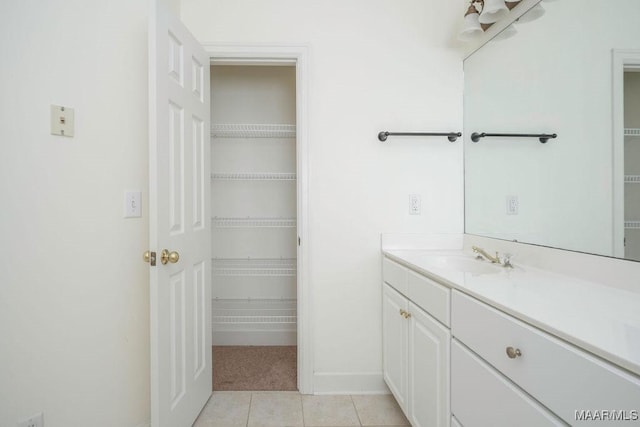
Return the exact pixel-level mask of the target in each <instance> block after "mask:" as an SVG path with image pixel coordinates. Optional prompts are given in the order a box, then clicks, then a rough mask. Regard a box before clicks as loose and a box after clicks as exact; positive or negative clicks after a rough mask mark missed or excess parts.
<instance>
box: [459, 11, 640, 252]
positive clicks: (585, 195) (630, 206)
mask: <svg viewBox="0 0 640 427" xmlns="http://www.w3.org/2000/svg"><path fill="white" fill-rule="evenodd" d="M535 7H536V8H538V9H536V10H533V9H532V10H530V11H529V12H527V13H538V12H540V9H539V8H540V7H542V8H543V9H544V12H545V13H544V14H543V15H542V16H540V17H539V18H538V19H535V20H532V21H529V22H526V23H525V22H522V23H521V22H518V21H516V22H515V23H514V24H513V25H514V27H515V29H516V30H517V33H516V34H515V35H513V36H511V37H505V35H506V33H502V34H498V36H497V37H496V38H494V39H493V40H491V41H490V42H488V43H487V44H485V45H484V46H482V47H481V48H480V49H478V50H476V51H475V52H474V53H472V54H470V55H469V56H468V57H467V58H466V59H465V61H464V72H465V94H464V135H465V137H464V144H465V147H464V151H465V232H466V233H469V234H477V235H482V236H487V237H493V238H500V239H508V240H517V241H519V242H523V243H533V244H538V245H543V246H550V247H555V248H561V249H568V250H574V251H580V252H588V253H593V254H598V255H606V256H615V257H619V258H626V259H631V260H636V261H638V260H640V2H638V0H556V1H550V0H549V1H541V2H540V3H538V4H537V5H536V6H535ZM525 16H526V15H525ZM522 21H528V20H522ZM474 132H477V133H483V132H484V133H499V134H513V133H517V134H538V133H550V134H552V133H556V134H557V138H555V139H550V140H549V141H548V142H546V143H541V142H540V141H539V140H538V139H537V138H525V137H484V138H481V139H480V140H479V141H478V142H473V141H472V140H471V135H472V133H474Z"/></svg>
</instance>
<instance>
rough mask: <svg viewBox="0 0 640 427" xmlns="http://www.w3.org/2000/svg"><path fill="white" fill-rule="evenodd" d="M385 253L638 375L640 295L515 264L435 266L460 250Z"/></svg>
mask: <svg viewBox="0 0 640 427" xmlns="http://www.w3.org/2000/svg"><path fill="white" fill-rule="evenodd" d="M383 253H384V254H385V255H386V256H388V257H389V258H390V259H392V260H394V261H397V262H399V263H401V264H403V265H405V266H407V267H409V268H411V269H413V270H416V271H418V272H420V273H422V274H424V275H425V276H428V277H431V278H432V279H434V280H436V281H438V282H440V283H443V284H445V285H447V286H450V287H452V288H454V289H458V290H460V291H461V292H464V293H466V294H468V295H471V296H473V297H475V298H477V299H479V300H481V301H483V302H485V303H487V304H489V305H491V306H493V307H495V308H497V309H499V310H501V311H503V312H505V313H508V314H510V315H512V316H514V317H516V318H518V319H520V320H522V321H524V322H526V323H529V324H531V325H533V326H536V327H538V328H540V329H542V330H544V331H546V332H548V333H550V334H552V335H555V336H556V337H558V338H561V339H563V340H565V341H567V342H569V343H572V344H574V345H576V346H578V347H580V348H582V349H584V350H587V351H589V352H591V353H593V354H595V355H597V356H600V357H602V358H603V359H606V360H608V361H610V362H612V363H614V364H616V365H619V366H620V367H623V368H625V369H627V370H629V371H631V372H633V373H635V374H636V375H640V293H637V292H632V291H629V290H624V289H619V288H615V287H610V286H605V285H603V284H600V283H595V282H590V281H587V280H582V279H576V278H573V277H571V276H566V275H561V274H556V273H551V272H548V271H546V270H541V269H539V268H534V267H529V266H526V265H520V264H518V263H517V262H514V264H515V266H516V267H515V268H514V269H506V268H503V267H496V268H497V269H499V271H498V273H495V274H476V275H473V274H470V273H463V272H457V271H453V270H451V269H444V268H438V267H437V266H434V264H433V262H431V261H430V260H432V259H433V256H436V255H440V254H450V255H454V256H468V257H471V253H469V252H465V251H462V250H458V251H455V250H447V251H441V250H401V249H388V250H384V249H383Z"/></svg>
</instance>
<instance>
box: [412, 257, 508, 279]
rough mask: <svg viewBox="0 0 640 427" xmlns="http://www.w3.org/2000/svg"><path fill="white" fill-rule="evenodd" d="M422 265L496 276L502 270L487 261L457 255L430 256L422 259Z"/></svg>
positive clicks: (500, 267)
mask: <svg viewBox="0 0 640 427" xmlns="http://www.w3.org/2000/svg"><path fill="white" fill-rule="evenodd" d="M424 263H425V264H426V265H427V266H431V267H433V268H439V269H443V270H451V271H458V272H461V273H470V274H473V275H477V274H496V273H499V272H500V271H501V270H502V268H503V267H502V266H499V265H496V264H491V263H490V262H488V261H483V260H480V259H476V258H473V257H471V256H459V255H431V256H427V257H425V258H424Z"/></svg>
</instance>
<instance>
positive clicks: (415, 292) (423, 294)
mask: <svg viewBox="0 0 640 427" xmlns="http://www.w3.org/2000/svg"><path fill="white" fill-rule="evenodd" d="M408 292H409V293H408V294H407V296H408V297H409V299H410V300H411V301H413V302H415V303H416V304H417V305H418V306H420V307H421V308H422V309H423V310H424V311H426V312H428V313H429V314H431V315H432V316H433V317H435V318H436V319H438V321H440V322H441V323H442V324H444V325H445V326H447V327H449V324H450V323H451V322H450V315H449V313H450V311H449V308H450V306H451V290H450V289H449V288H447V287H446V286H442V285H441V284H439V283H436V282H434V281H433V280H431V279H429V278H427V277H424V276H422V275H420V274H417V273H414V272H413V271H409V291H408Z"/></svg>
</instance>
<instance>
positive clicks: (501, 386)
mask: <svg viewBox="0 0 640 427" xmlns="http://www.w3.org/2000/svg"><path fill="white" fill-rule="evenodd" d="M451 305H452V307H451V312H452V316H451V317H452V318H451V331H452V334H453V337H454V344H453V346H452V347H453V349H452V363H451V371H452V372H451V376H452V386H451V387H452V393H451V395H452V397H451V399H452V404H451V406H452V412H453V414H454V415H455V417H456V418H457V419H458V420H459V421H460V423H461V424H462V425H464V426H466V427H469V426H476V425H478V426H482V425H487V426H489V425H491V426H498V425H504V426H509V425H525V424H523V420H524V419H527V420H532V419H536V420H538V421H536V422H535V423H534V424H531V425H565V424H564V423H568V424H571V425H580V424H593V423H594V418H593V417H599V416H601V415H602V412H601V411H616V415H615V416H617V417H622V419H624V421H626V423H628V424H632V425H640V421H638V419H637V413H638V410H639V409H640V378H638V377H637V376H635V375H633V374H630V373H628V372H626V371H623V370H622V369H619V368H618V367H616V366H614V365H612V364H611V363H608V362H606V361H604V360H601V359H599V358H596V357H595V356H592V355H591V354H589V353H587V352H585V351H583V350H581V349H579V348H577V347H574V346H572V345H570V344H567V343H566V342H564V341H561V340H559V339H557V338H555V337H553V336H551V335H550V334H548V333H546V332H544V331H542V330H540V329H538V328H535V327H533V326H530V325H528V324H526V323H524V322H522V321H520V320H518V319H516V318H514V317H512V316H510V315H508V314H505V313H503V312H502V311H499V310H497V309H495V308H493V307H490V306H489V305H487V304H485V303H483V302H481V301H478V300H477V299H475V298H472V297H470V296H468V295H466V294H464V293H462V292H458V291H456V290H454V291H453V293H452V303H451ZM594 322H597V319H594ZM460 343H462V344H464V345H461V344H460ZM474 366H475V368H474ZM490 390H491V391H490ZM508 390H511V391H510V392H508ZM523 391H524V392H526V394H527V395H530V396H531V397H532V398H533V399H535V400H536V401H537V402H540V403H537V402H535V401H534V400H533V399H532V398H530V397H528V396H525V395H524V394H525V393H523ZM483 393H491V394H494V395H495V397H498V396H500V397H499V398H497V399H492V401H487V400H486V399H483V397H482V394H483ZM509 400H511V401H513V402H514V403H512V404H507V402H508V401H509ZM492 402H493V403H492ZM542 405H544V407H543V406H542ZM507 406H508V407H509V408H512V409H513V408H516V409H514V410H515V413H513V414H512V413H509V412H507V411H506V407H507ZM545 408H548V410H547V409H545ZM549 410H550V411H552V412H553V414H551V413H550V412H549ZM497 414H500V415H501V416H502V415H504V416H505V417H504V418H502V417H501V418H499V420H501V421H500V422H498V421H497V419H496V416H497ZM594 414H595V415H594ZM507 415H509V417H508V418H507ZM514 416H515V417H517V419H516V420H514V419H513V417H514ZM534 417H537V418H534ZM607 417H608V415H607ZM634 417H635V420H634V419H633V418H634ZM561 420H562V421H561ZM596 421H597V424H599V425H615V424H618V423H620V420H617V421H616V420H615V419H604V420H603V419H601V418H600V419H599V418H596ZM514 422H515V423H514Z"/></svg>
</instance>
